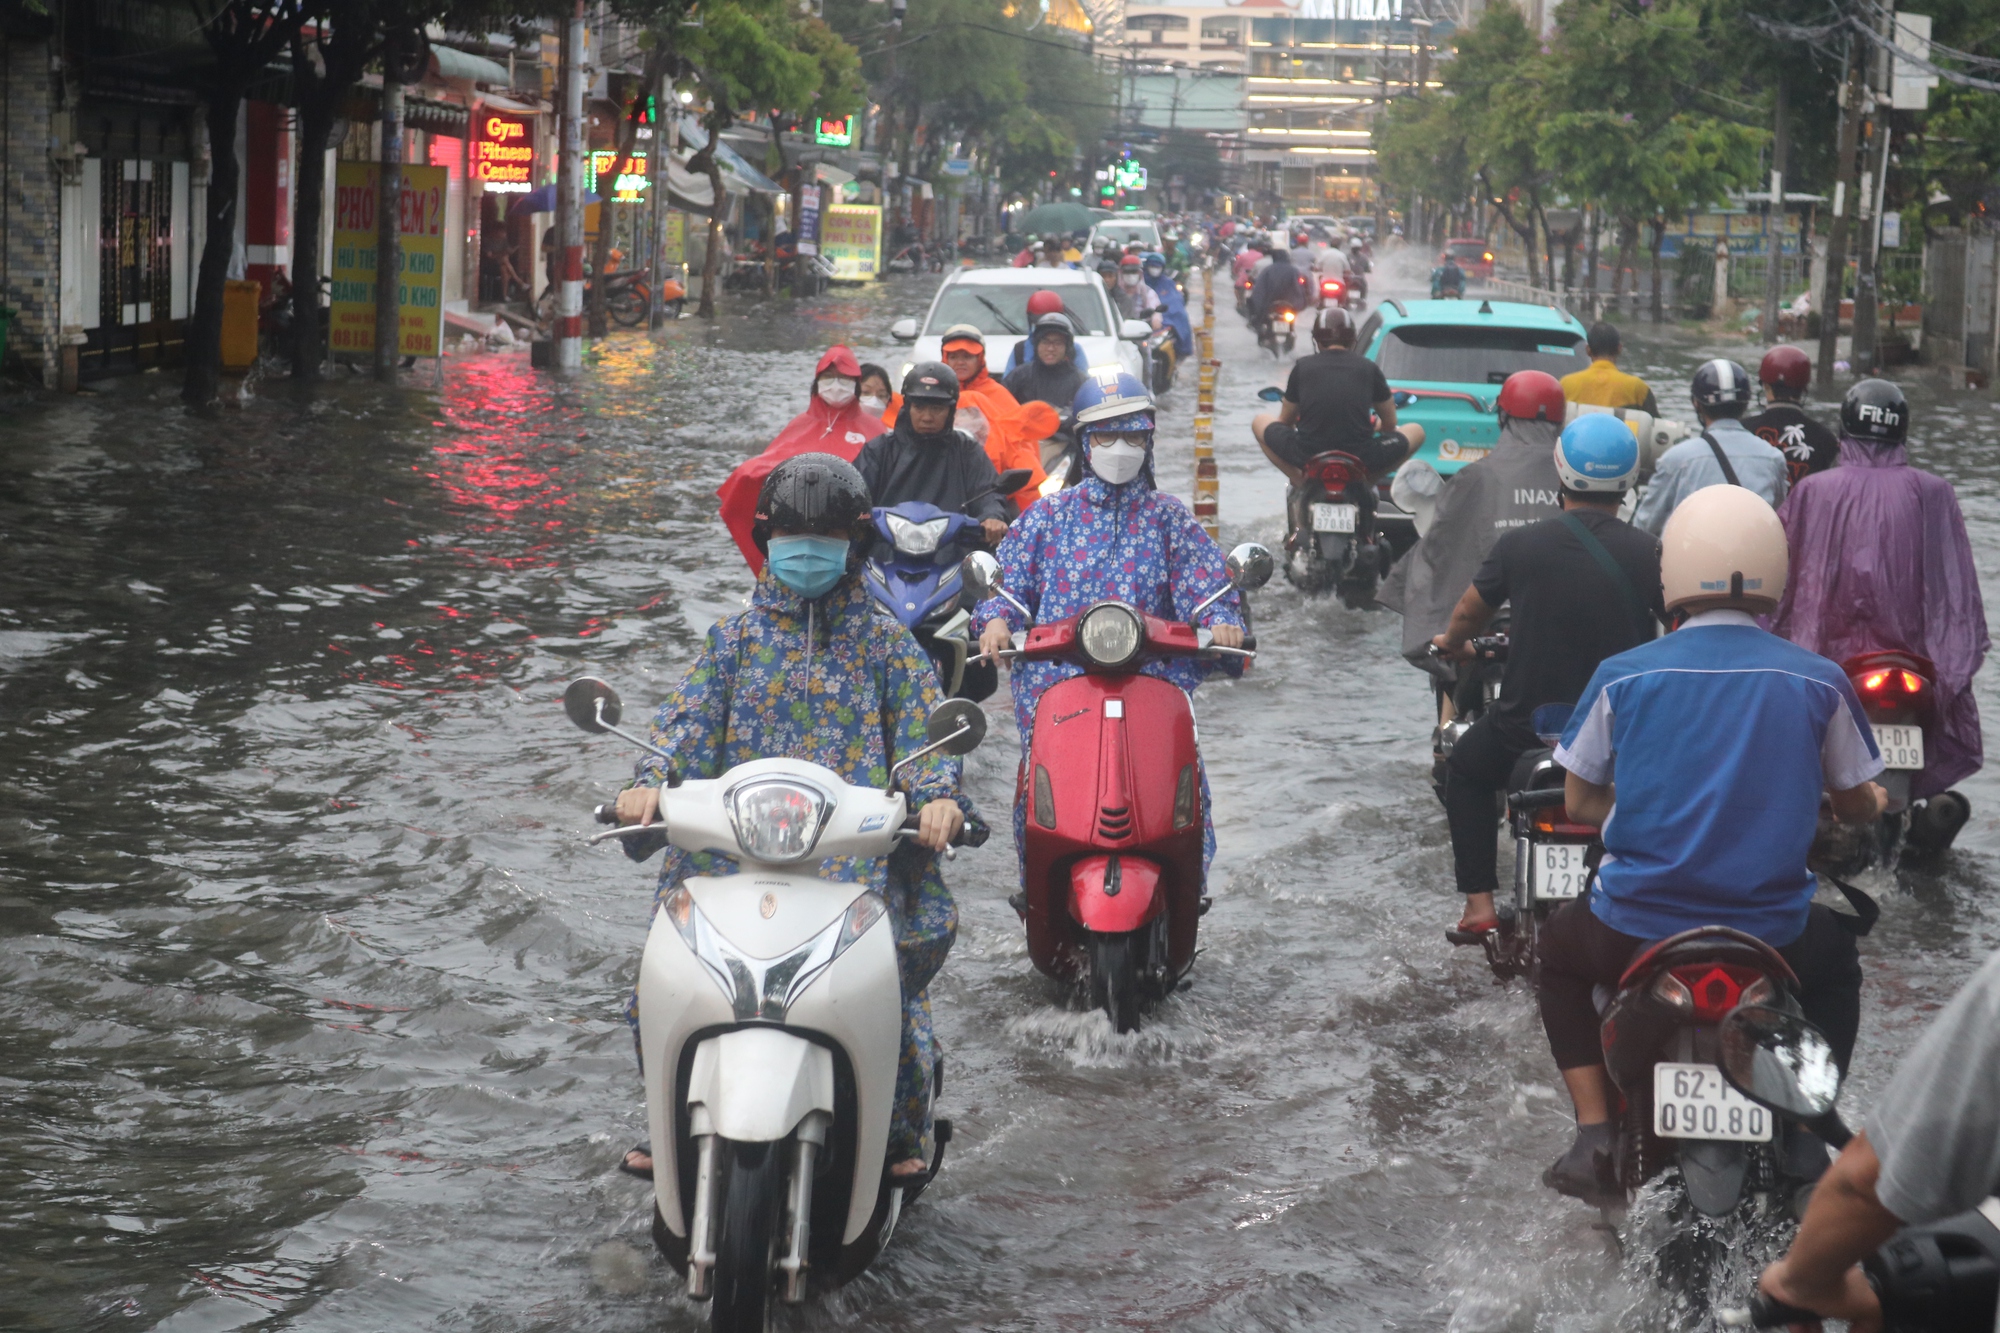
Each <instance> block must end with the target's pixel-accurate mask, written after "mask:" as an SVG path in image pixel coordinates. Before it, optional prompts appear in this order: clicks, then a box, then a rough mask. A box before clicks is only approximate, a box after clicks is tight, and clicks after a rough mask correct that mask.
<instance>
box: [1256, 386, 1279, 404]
mask: <svg viewBox="0 0 2000 1333" xmlns="http://www.w3.org/2000/svg"><path fill="white" fill-rule="evenodd" d="M1257 396H1258V397H1259V398H1262V399H1263V400H1264V401H1265V402H1267V403H1282V402H1284V401H1285V391H1284V390H1283V389H1280V388H1279V387H1278V386H1277V385H1275V384H1267V385H1265V386H1264V387H1263V388H1261V389H1259V390H1257Z"/></svg>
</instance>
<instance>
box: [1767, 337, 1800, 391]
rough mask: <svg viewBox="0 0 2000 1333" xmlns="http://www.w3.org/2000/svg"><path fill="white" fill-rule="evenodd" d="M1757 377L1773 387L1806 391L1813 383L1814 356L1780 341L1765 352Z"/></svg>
mask: <svg viewBox="0 0 2000 1333" xmlns="http://www.w3.org/2000/svg"><path fill="white" fill-rule="evenodd" d="M1757 378H1758V379H1760V380H1762V381H1764V383H1765V384H1767V385H1769V386H1770V387H1771V388H1773V389H1790V390H1791V391H1792V392H1793V393H1804V392H1805V391H1806V390H1807V388H1809V387H1810V386H1811V385H1812V358H1811V357H1809V356H1807V355H1806V354H1805V353H1804V352H1801V351H1800V350H1799V349H1798V348H1796V347H1793V346H1790V345H1789V344H1786V343H1780V344H1778V345H1777V346H1776V347H1773V348H1772V349H1771V350H1770V351H1768V352H1766V353H1764V363H1763V364H1762V365H1760V366H1758V367H1757Z"/></svg>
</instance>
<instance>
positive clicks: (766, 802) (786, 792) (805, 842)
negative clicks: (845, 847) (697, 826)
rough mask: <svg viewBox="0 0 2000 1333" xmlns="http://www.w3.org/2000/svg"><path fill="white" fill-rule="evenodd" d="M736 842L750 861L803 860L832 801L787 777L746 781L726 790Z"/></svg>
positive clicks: (822, 826) (817, 835)
mask: <svg viewBox="0 0 2000 1333" xmlns="http://www.w3.org/2000/svg"><path fill="white" fill-rule="evenodd" d="M728 802H729V823H730V826H731V827H732V828H733V829H734V830H735V831H736V843H737V845H738V846H739V847H741V848H742V849H743V854H744V855H745V856H747V857H749V858H750V859H751V860H753V861H764V862H767V863H770V864H774V865H783V864H785V863H786V862H789V861H803V860H804V859H805V858H806V857H808V856H810V855H812V849H813V848H814V847H815V846H816V845H818V843H819V835H820V830H821V829H823V828H825V827H826V821H827V817H828V816H830V815H831V814H832V813H833V802H832V801H830V800H828V799H827V798H826V797H825V796H824V795H823V794H821V793H820V792H819V791H817V790H815V789H814V788H811V787H807V786H804V785H803V784H801V783H798V782H795V781H793V780H791V779H788V778H773V779H767V780H765V781H762V782H748V783H745V784H743V785H742V786H740V787H735V788H732V789H731V790H730V792H729V794H728Z"/></svg>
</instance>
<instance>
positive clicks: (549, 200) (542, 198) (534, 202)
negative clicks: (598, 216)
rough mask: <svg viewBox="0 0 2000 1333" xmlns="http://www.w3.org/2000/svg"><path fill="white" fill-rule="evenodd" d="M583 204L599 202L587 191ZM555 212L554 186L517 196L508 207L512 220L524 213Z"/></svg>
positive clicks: (543, 187) (546, 186) (508, 213)
mask: <svg viewBox="0 0 2000 1333" xmlns="http://www.w3.org/2000/svg"><path fill="white" fill-rule="evenodd" d="M583 202H584V203H586V204H594V203H597V202H599V201H598V198H597V196H596V195H594V194H592V193H591V192H590V191H588V190H585V191H584V192H583ZM555 211H556V187H555V186H554V185H544V186H542V187H541V188H540V189H538V190H530V191H528V192H527V193H526V194H517V195H515V196H514V198H513V200H512V201H511V202H510V203H508V205H507V216H508V217H510V218H511V217H518V216H520V215H521V214H523V213H553V212H555Z"/></svg>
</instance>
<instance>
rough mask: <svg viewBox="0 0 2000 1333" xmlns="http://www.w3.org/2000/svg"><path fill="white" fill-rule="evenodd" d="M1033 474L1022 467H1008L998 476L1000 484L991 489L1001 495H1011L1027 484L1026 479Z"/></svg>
mask: <svg viewBox="0 0 2000 1333" xmlns="http://www.w3.org/2000/svg"><path fill="white" fill-rule="evenodd" d="M1034 475H1035V474H1034V473H1032V472H1030V471H1028V469H1026V468H1024V467H1010V468H1008V469H1007V470H1006V471H1005V472H1002V473H1001V474H1000V483H999V485H997V486H995V487H994V488H993V489H994V490H996V491H998V492H999V493H1000V494H1002V495H1012V494H1013V493H1014V492H1015V491H1018V490H1020V489H1021V488H1022V487H1023V486H1026V485H1027V484H1028V478H1030V477H1032V476H1034Z"/></svg>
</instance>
